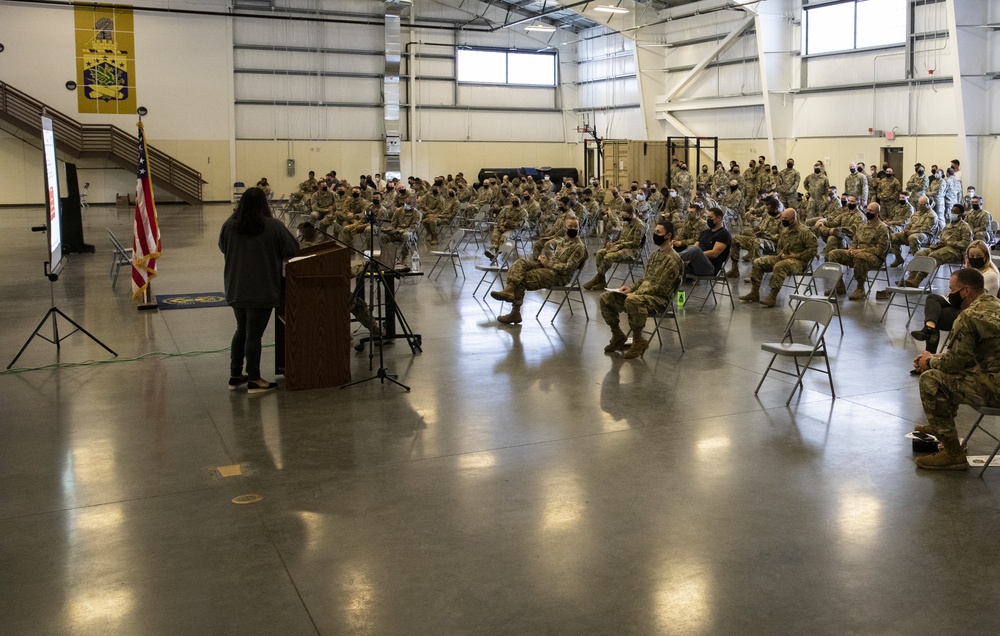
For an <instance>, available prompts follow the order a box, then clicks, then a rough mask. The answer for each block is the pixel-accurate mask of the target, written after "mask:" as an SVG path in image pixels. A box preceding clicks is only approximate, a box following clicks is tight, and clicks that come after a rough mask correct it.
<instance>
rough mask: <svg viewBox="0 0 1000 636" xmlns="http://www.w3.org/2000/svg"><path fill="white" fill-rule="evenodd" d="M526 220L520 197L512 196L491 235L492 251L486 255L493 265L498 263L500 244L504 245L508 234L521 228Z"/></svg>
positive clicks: (498, 217)
mask: <svg viewBox="0 0 1000 636" xmlns="http://www.w3.org/2000/svg"><path fill="white" fill-rule="evenodd" d="M525 218H527V215H526V214H525V213H524V208H522V207H521V199H520V197H518V196H516V195H515V196H512V197H511V198H510V204H509V205H505V206H504V208H503V209H502V210H500V214H498V215H497V220H496V225H494V226H493V232H492V233H491V234H490V249H488V250H486V251H485V254H486V258H488V259H490V262H491V263H496V261H497V256H496V253H497V250H499V249H500V244H501V243H503V241H504V236H505V235H506V234H507V232H511V231H513V230H516V229H517V228H519V227H521V224H522V223H524V220H525Z"/></svg>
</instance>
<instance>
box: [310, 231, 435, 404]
mask: <svg viewBox="0 0 1000 636" xmlns="http://www.w3.org/2000/svg"><path fill="white" fill-rule="evenodd" d="M367 219H368V249H369V252H368V253H365V252H362V251H360V250H358V249H357V248H355V247H354V245H353V244H347V243H345V242H344V241H341V240H339V239H337V238H335V237H333V236H331V235H330V234H327V233H326V232H323V231H322V230H319V231H320V232H321V233H322V234H323V235H324V236H326V237H328V238H331V239H333V240H334V241H336V242H337V243H340V244H341V245H344V246H345V247H347V248H348V249H350V250H351V251H353V252H355V253H356V254H360V255H361V257H362V258H363V259H364V260H365V266H364V269H363V270H362V273H361V276H362V277H363V278H362V280H365V281H367V282H368V289H367V292H368V313H369V315H372V313H373V312H372V310H373V309H374V310H375V311H374V313H375V314H376V315H372V325H373V327H374V325H378V326H379V328H381V326H382V324H383V323H384V322H385V316H384V315H383V303H382V300H383V298H382V290H383V289H385V291H386V302H387V303H391V305H392V311H393V312H394V315H393V316H392V318H393V320H395V318H396V317H399V318H400V324H401V325H402V326H403V330H404V336H403V337H405V338H406V339H407V341H408V342H410V347H411V349H412V348H413V347H414V341H416V343H417V344H416V347H417V349H419V346H420V345H419V343H420V336H417V335H415V334H413V333H412V332H411V331H410V328H409V324H408V323H407V322H406V319H405V318H404V317H403V315H402V312H400V311H399V306H398V305H396V302H395V294H394V293H393V291H392V287H391V283H389V282H388V281H386V278H385V274H384V272H383V271H382V264H381V263H379V262H378V261H376V260H375V258H374V245H375V223H377V222H378V221H377V219H376V218H375V215H374V214H372V213H371V212H369V213H368V214H367ZM372 331H373V332H374V329H372ZM388 337H390V338H395V337H397V336H396V335H395V333H393V334H390V335H389V336H388ZM384 340H385V338H384V337H382V336H376V335H375V333H372V334H371V336H370V337H369V338H368V369H369V370H371V369H372V368H373V366H374V359H375V347H376V341H377V346H378V370H376V372H375V375H373V376H371V377H368V378H365V379H363V380H358V381H356V382H351V383H350V384H345V385H343V386H342V387H340V388H342V389H346V388H348V387H351V386H355V385H358V384H364V383H365V382H369V381H371V380H375V379H377V380H379V382H380V383H382V384H385V382H386V380H388V381H389V382H392V383H393V384H395V385H397V386H400V387H402V388H404V389H406V390H407V391H409V390H410V387H408V386H406V385H405V384H403V383H402V382H400V381H398V380H397V379H396V378H397V377H398V376H397V375H396V374H393V373H389V372H388V370H387V369H386V368H385V356H384V353H383V346H384ZM362 346H363V345H362ZM359 351H360V349H359Z"/></svg>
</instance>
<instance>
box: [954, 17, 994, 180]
mask: <svg viewBox="0 0 1000 636" xmlns="http://www.w3.org/2000/svg"><path fill="white" fill-rule="evenodd" d="M990 4H991V3H989V2H966V1H960V0H946V5H947V9H946V12H947V14H948V15H947V17H948V38H949V42H950V45H951V46H953V47H955V50H956V52H957V53H958V68H957V69H956V73H955V81H954V88H953V90H954V94H955V115H954V119H955V126H956V131H955V132H956V135H957V136H958V160H959V161H961V162H962V187H963V189H964V188H966V187H968V186H969V185H974V184H976V183H977V181H978V179H979V176H978V170H979V168H978V166H977V163H978V162H979V140H980V135H985V134H988V133H989V132H990V131H989V130H988V126H989V108H990V90H989V86H988V82H990V81H992V80H990V79H989V78H988V77H985V74H986V73H987V72H988V71H989V60H990V58H989V50H988V48H987V39H988V38H989V35H990V30H989V29H984V28H982V27H981V26H980V25H983V24H988V23H989V5H990ZM958 25H968V26H958Z"/></svg>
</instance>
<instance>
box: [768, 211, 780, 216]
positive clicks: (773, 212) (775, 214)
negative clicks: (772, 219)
mask: <svg viewBox="0 0 1000 636" xmlns="http://www.w3.org/2000/svg"><path fill="white" fill-rule="evenodd" d="M767 213H768V214H770V215H771V216H778V211H777V210H768V211H767Z"/></svg>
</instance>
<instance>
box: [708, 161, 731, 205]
mask: <svg viewBox="0 0 1000 636" xmlns="http://www.w3.org/2000/svg"><path fill="white" fill-rule="evenodd" d="M728 191H729V173H728V172H726V171H725V170H723V169H722V168H719V169H717V170H716V171H715V173H714V174H712V188H711V190H710V192H711V193H712V196H714V197H715V198H716V199H721V198H722V197H723V196H725V194H726V192H728Z"/></svg>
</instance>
